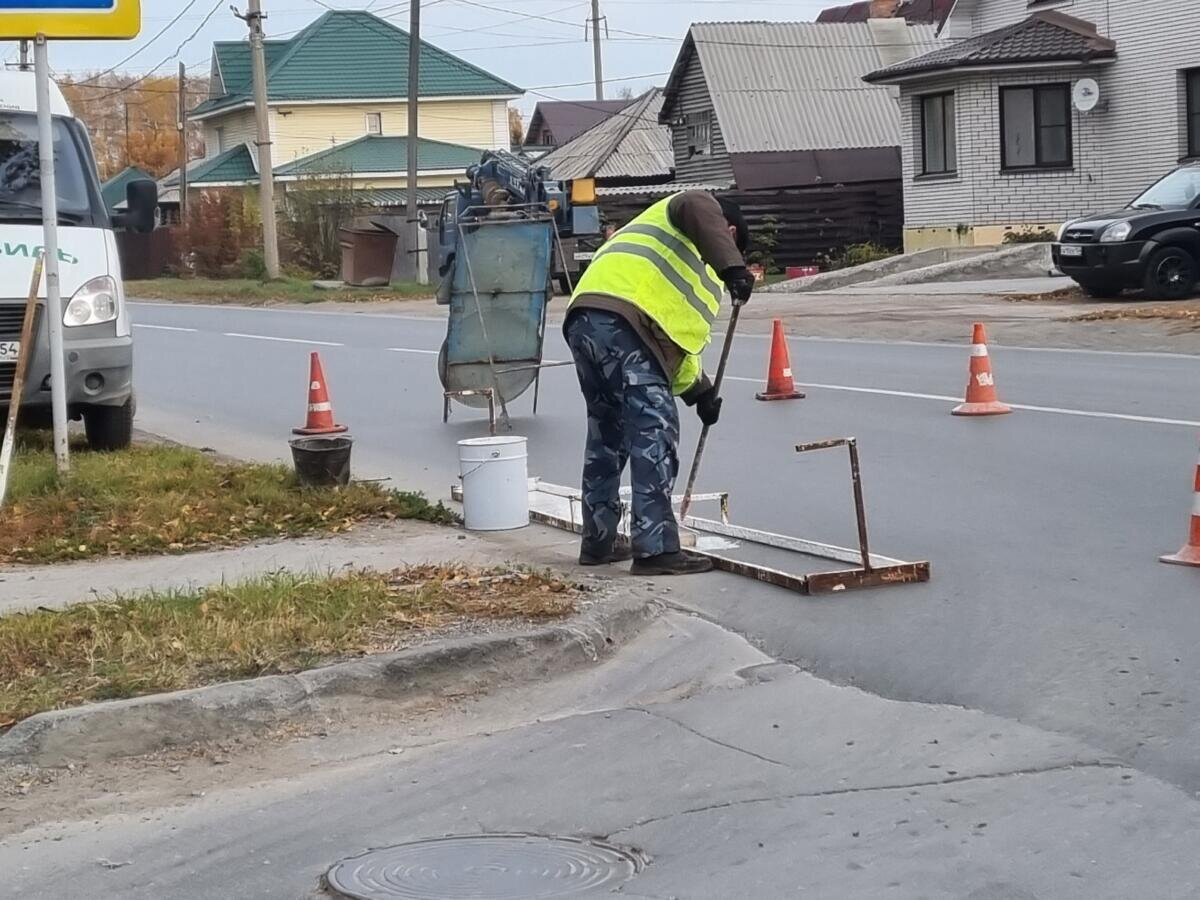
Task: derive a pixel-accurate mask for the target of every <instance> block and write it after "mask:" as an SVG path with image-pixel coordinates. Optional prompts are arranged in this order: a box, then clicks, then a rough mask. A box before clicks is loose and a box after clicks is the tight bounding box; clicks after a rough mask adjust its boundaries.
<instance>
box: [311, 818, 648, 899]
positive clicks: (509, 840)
mask: <svg viewBox="0 0 1200 900" xmlns="http://www.w3.org/2000/svg"><path fill="white" fill-rule="evenodd" d="M644 865H645V860H644V859H643V858H642V857H641V856H640V855H637V854H634V853H630V852H629V851H626V850H622V849H620V848H618V847H613V846H611V845H609V844H603V843H600V842H598V841H581V840H576V839H574V838H562V837H541V836H538V835H529V834H481V835H472V836H465V837H447V838H435V839H433V840H428V841H416V842H414V843H411V844H400V845H399V846H396V847H385V848H383V849H382V850H372V851H370V852H368V853H364V854H362V855H361V856H355V857H352V858H350V859H344V860H342V861H341V862H339V863H337V864H336V865H334V867H333V868H332V869H330V870H329V874H328V875H326V879H327V880H328V882H329V886H330V887H331V888H332V889H333V890H334V891H336V892H337V893H339V894H341V895H342V896H345V897H352V898H355V900H483V898H486V900H542V898H550V897H574V896H578V895H580V894H586V893H588V892H590V891H595V890H599V889H601V888H606V889H611V888H613V887H615V886H616V885H619V884H621V883H623V882H626V881H628V880H629V879H630V878H632V877H633V876H634V875H636V874H637V873H638V872H639V871H641V869H642V867H643V866H644Z"/></svg>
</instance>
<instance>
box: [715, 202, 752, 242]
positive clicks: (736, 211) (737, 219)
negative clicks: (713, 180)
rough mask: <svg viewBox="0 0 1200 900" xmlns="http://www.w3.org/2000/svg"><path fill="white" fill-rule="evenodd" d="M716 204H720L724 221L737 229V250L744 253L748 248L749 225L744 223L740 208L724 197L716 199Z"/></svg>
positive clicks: (744, 218) (744, 219)
mask: <svg viewBox="0 0 1200 900" xmlns="http://www.w3.org/2000/svg"><path fill="white" fill-rule="evenodd" d="M717 202H718V203H720V204H721V212H723V213H724V214H725V221H726V222H728V223H729V224H730V225H732V226H734V227H735V228H736V229H737V237H736V241H737V248H738V250H739V251H740V252H741V253H745V252H746V248H747V247H749V246H750V225H749V224H748V223H747V222H746V217H745V216H744V215H742V208H741V207H740V206H738V205H737V204H736V203H734V202H733V201H732V200H728V199H726V198H725V197H718V198H717Z"/></svg>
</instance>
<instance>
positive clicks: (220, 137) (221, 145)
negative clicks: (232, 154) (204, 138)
mask: <svg viewBox="0 0 1200 900" xmlns="http://www.w3.org/2000/svg"><path fill="white" fill-rule="evenodd" d="M224 152H225V129H224V128H220V127H218V128H217V153H224Z"/></svg>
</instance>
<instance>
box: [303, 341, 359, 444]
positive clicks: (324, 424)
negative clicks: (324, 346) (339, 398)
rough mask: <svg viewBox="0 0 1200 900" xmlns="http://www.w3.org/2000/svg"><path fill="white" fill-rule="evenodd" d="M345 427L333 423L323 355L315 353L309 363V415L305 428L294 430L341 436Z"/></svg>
mask: <svg viewBox="0 0 1200 900" xmlns="http://www.w3.org/2000/svg"><path fill="white" fill-rule="evenodd" d="M346 430H347V428H346V426H345V425H335V424H334V422H333V404H332V403H330V402H329V387H328V385H327V384H326V382H325V370H324V369H323V368H322V367H321V354H319V353H314V354H312V356H311V357H310V358H309V363H308V415H307V417H306V418H305V420H304V427H303V428H293V429H292V432H293V433H295V434H341V433H342V432H343V431H346Z"/></svg>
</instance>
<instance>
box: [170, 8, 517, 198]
mask: <svg viewBox="0 0 1200 900" xmlns="http://www.w3.org/2000/svg"><path fill="white" fill-rule="evenodd" d="M408 46H409V36H408V33H407V32H406V31H404V30H403V29H401V28H398V27H396V26H395V25H393V24H391V23H390V22H388V21H386V20H384V19H382V18H380V17H378V16H375V15H372V14H371V13H368V12H365V11H361V10H331V11H330V12H327V13H325V14H324V15H322V16H321V17H320V18H319V19H317V20H316V21H315V22H313V23H312V24H311V25H309V26H308V27H307V28H305V29H304V30H303V31H301V32H299V33H298V34H296V35H295V36H293V37H291V38H289V39H287V40H269V41H267V42H266V62H267V97H268V105H269V123H270V134H271V147H272V160H273V162H274V165H275V173H276V177H277V179H278V180H279V181H280V182H281V183H282V184H283V185H284V190H285V191H286V186H287V183H288V182H289V181H297V180H300V179H302V178H303V177H305V176H321V175H339V176H345V177H349V178H350V179H351V181H352V184H353V186H354V188H355V189H356V190H357V189H362V190H365V191H388V190H395V189H398V188H403V187H406V178H405V168H406V154H407V152H408V143H407V132H408V107H407V102H406V98H407V96H408V67H407V60H408ZM420 55H421V78H420V85H419V93H418V96H419V101H418V102H419V113H418V114H419V123H420V124H419V140H420V147H419V157H420V160H421V162H420V182H419V186H420V187H422V188H430V189H433V188H442V187H450V186H452V185H453V183H454V178H455V177H456V176H461V175H462V172H463V170H464V169H465V168H466V166H467V165H470V164H471V163H473V162H478V160H479V156H480V153H481V151H483V150H489V149H500V148H505V149H507V148H508V147H509V145H510V136H509V125H508V104H509V102H510V101H512V100H515V99H517V98H519V97H520V96H521V94H522V93H523V91H522V90H521V89H520V88H518V87H516V86H515V85H513V84H511V83H509V82H507V81H505V80H503V79H501V78H499V77H497V76H495V75H492V74H490V73H488V72H485V71H484V70H482V69H480V68H478V67H477V66H474V65H472V64H470V63H468V62H465V61H464V60H461V59H459V58H458V57H456V56H453V55H451V54H449V53H447V52H445V51H444V50H440V49H438V48H437V47H434V46H433V45H431V44H428V43H425V42H424V41H422V42H421V46H420ZM189 117H190V118H191V119H192V120H193V121H197V122H199V123H200V124H201V126H202V128H203V132H204V140H205V151H206V152H205V159H203V160H201V161H199V162H197V163H194V164H193V165H192V166H191V167H189V171H188V181H189V185H191V186H193V187H195V188H206V187H210V188H216V187H234V186H239V185H249V184H255V183H257V181H258V159H257V150H256V145H255V139H256V133H255V120H254V109H253V97H252V85H251V72H250V48H249V44H248V43H247V42H245V41H218V42H216V43H215V44H214V45H213V54H212V71H211V88H210V93H209V97H208V99H206V100H205V101H204V102H203V103H201V104H200V105H199V106H197V107H196V108H195V109H193V110H192V111H191V113H189Z"/></svg>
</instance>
